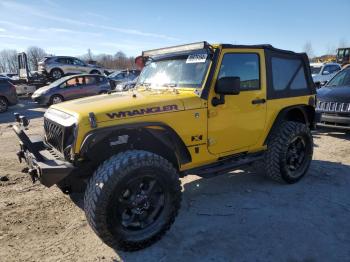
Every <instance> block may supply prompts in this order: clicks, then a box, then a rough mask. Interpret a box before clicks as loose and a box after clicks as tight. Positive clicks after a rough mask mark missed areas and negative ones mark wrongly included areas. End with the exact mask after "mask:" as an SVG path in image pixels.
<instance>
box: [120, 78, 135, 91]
mask: <svg viewBox="0 0 350 262" xmlns="http://www.w3.org/2000/svg"><path fill="white" fill-rule="evenodd" d="M138 78H139V77H136V78H135V79H134V80H132V81H128V82H122V83H119V84H118V85H117V86H116V87H115V90H116V91H117V92H122V91H126V90H129V89H131V88H134V87H135V85H136V83H137V79H138Z"/></svg>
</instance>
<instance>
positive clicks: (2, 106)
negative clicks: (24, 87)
mask: <svg viewBox="0 0 350 262" xmlns="http://www.w3.org/2000/svg"><path fill="white" fill-rule="evenodd" d="M8 107H9V103H8V101H7V99H6V98H5V97H1V96H0V113H3V112H6V111H7V109H8Z"/></svg>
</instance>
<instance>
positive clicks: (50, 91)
mask: <svg viewBox="0 0 350 262" xmlns="http://www.w3.org/2000/svg"><path fill="white" fill-rule="evenodd" d="M109 91H111V86H110V83H109V80H108V79H107V78H106V77H105V76H101V75H88V74H85V75H74V76H66V77H63V78H61V79H59V80H56V81H55V82H53V83H51V84H50V85H48V86H44V87H41V88H39V89H38V90H36V91H35V92H34V93H33V95H32V99H33V100H34V101H35V102H37V103H38V104H40V105H52V104H57V103H61V102H63V101H66V100H71V99H76V98H81V97H86V96H93V95H98V94H105V93H108V92H109Z"/></svg>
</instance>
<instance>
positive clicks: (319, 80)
mask: <svg viewBox="0 0 350 262" xmlns="http://www.w3.org/2000/svg"><path fill="white" fill-rule="evenodd" d="M310 67H311V74H312V79H313V80H314V83H315V84H316V86H321V85H322V84H324V83H326V82H327V81H329V80H330V79H331V78H332V77H333V76H334V75H335V74H336V73H337V72H338V71H340V70H341V65H340V64H337V63H311V64H310Z"/></svg>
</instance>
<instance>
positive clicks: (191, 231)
mask: <svg viewBox="0 0 350 262" xmlns="http://www.w3.org/2000/svg"><path fill="white" fill-rule="evenodd" d="M182 181H183V188H184V193H183V201H182V208H181V210H180V212H179V215H178V217H177V219H176V220H175V223H174V225H173V226H172V227H171V229H170V230H169V231H168V232H167V234H166V235H165V236H164V237H163V238H162V239H161V240H160V241H159V242H157V243H155V244H154V245H152V246H151V247H148V248H146V249H143V250H140V251H137V252H132V253H127V252H121V251H115V252H116V253H117V255H118V257H120V258H121V259H122V261H180V260H185V261H187V260H201V261H203V260H209V261H211V260H213V261H232V260H234V261H237V260H239V261H256V260H257V259H258V258H259V259H260V258H261V259H262V260H263V261H334V260H337V261H345V260H346V259H348V257H349V253H348V247H349V245H350V227H346V226H345V225H347V224H348V217H349V215H350V197H349V187H350V166H349V165H345V164H342V163H335V162H329V161H321V160H314V161H313V162H312V164H311V167H310V170H309V172H308V174H307V176H306V177H305V178H303V179H302V180H301V181H300V182H299V183H296V184H293V185H283V184H279V183H276V182H273V181H271V180H269V179H266V178H265V177H264V176H262V175H258V174H257V173H256V172H255V171H254V169H253V168H251V167H247V168H245V169H244V170H236V171H234V172H230V173H227V174H225V175H221V176H217V177H213V178H211V179H201V178H199V177H196V176H188V177H185V178H184V179H183V180H182ZM186 181H189V182H188V183H187V182H186ZM81 197H82V195H81V194H80V195H79V201H77V203H78V205H79V206H80V208H81V207H82V206H83V202H82V198H81ZM332 250H333V251H334V252H333V251H332ZM115 261H119V260H118V259H116V260H115Z"/></svg>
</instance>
